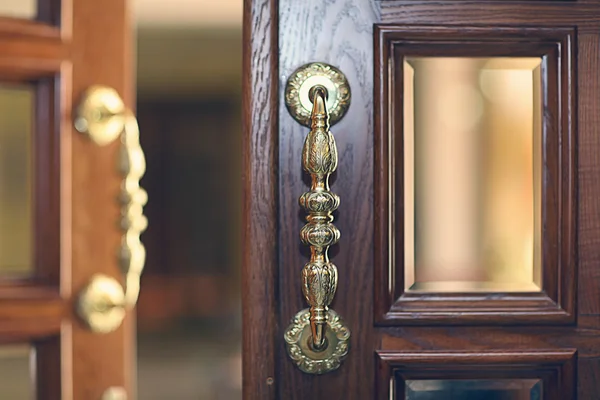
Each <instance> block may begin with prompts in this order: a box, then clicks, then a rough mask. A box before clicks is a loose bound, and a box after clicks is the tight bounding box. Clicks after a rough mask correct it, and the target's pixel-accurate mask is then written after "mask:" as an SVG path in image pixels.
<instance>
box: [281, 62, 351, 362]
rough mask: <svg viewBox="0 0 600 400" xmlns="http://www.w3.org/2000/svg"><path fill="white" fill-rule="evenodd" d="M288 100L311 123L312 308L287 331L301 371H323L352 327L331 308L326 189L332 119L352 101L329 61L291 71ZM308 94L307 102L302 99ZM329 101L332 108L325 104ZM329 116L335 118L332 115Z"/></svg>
mask: <svg viewBox="0 0 600 400" xmlns="http://www.w3.org/2000/svg"><path fill="white" fill-rule="evenodd" d="M285 93H286V96H285V100H286V105H287V107H288V110H289V111H290V114H291V115H292V117H293V118H294V119H296V121H298V122H299V123H301V124H306V122H307V121H306V117H307V116H308V121H309V122H310V127H311V129H310V131H309V133H308V135H307V137H306V140H305V142H304V146H303V149H302V166H303V169H304V170H305V171H306V172H307V173H308V174H309V175H310V177H311V187H310V191H308V192H305V193H304V194H302V195H301V196H300V199H299V203H300V206H301V207H302V208H304V210H305V211H306V212H307V216H306V222H307V223H306V225H304V227H302V230H301V232H300V238H301V240H302V242H303V243H304V244H305V245H307V246H310V252H311V257H310V261H309V262H308V263H306V264H305V265H304V268H303V269H302V292H303V294H304V298H305V299H306V302H307V303H308V305H309V306H310V308H308V309H305V310H302V311H300V312H299V313H297V314H296V316H295V317H294V319H293V320H292V323H291V324H290V325H289V326H288V328H287V329H286V330H285V334H284V339H285V342H286V345H287V351H288V355H289V357H290V358H291V359H292V360H293V362H294V363H295V364H296V366H297V367H298V368H299V369H300V370H302V371H303V372H306V373H310V374H324V373H327V372H331V371H333V370H335V369H337V368H338V367H339V366H340V364H341V362H342V360H343V359H344V358H345V357H346V355H347V354H348V350H349V345H350V342H349V341H350V330H349V329H348V328H347V327H346V325H345V324H344V322H343V321H342V319H341V318H340V317H339V316H338V315H337V313H336V312H335V311H333V310H332V309H330V308H329V306H330V303H331V302H332V300H333V298H334V296H335V291H336V289H337V274H338V272H337V267H336V266H335V265H334V264H333V263H332V262H331V261H330V260H329V256H328V251H329V247H330V246H332V245H334V244H336V243H337V242H338V240H339V238H340V231H339V230H338V229H337V228H336V226H335V225H334V224H333V214H332V213H333V212H334V211H335V210H336V209H337V208H338V206H339V204H340V199H339V197H338V196H337V195H336V194H335V193H333V192H332V191H331V190H330V188H329V177H330V175H331V174H332V173H333V172H334V171H335V170H336V168H337V165H338V153H337V148H336V144H335V138H334V136H333V134H332V133H331V132H330V130H329V127H330V124H333V123H335V121H336V120H339V119H340V118H341V117H342V116H343V115H344V113H345V112H346V110H347V108H348V106H349V104H350V87H349V86H348V82H347V80H346V77H345V76H344V74H342V73H341V71H339V70H338V69H336V68H334V67H332V66H331V65H328V64H323V63H311V64H307V65H304V66H302V67H300V68H299V69H298V70H296V72H294V73H293V74H292V76H290V79H289V80H288V83H287V85H286V90H285ZM305 96H306V98H308V99H309V100H308V101H302V99H303V98H304V97H305ZM328 103H329V104H331V109H330V108H329V105H328ZM331 115H334V116H336V118H337V119H334V120H333V121H331V120H330V117H331Z"/></svg>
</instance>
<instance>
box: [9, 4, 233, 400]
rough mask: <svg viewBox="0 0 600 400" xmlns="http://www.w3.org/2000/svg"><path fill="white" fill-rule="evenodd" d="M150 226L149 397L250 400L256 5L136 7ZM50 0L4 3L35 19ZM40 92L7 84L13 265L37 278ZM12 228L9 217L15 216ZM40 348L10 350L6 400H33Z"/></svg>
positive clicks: (141, 332)
mask: <svg viewBox="0 0 600 400" xmlns="http://www.w3.org/2000/svg"><path fill="white" fill-rule="evenodd" d="M129 1H130V3H131V5H132V12H133V16H134V18H135V24H134V29H136V35H135V36H136V40H137V68H136V69H137V71H136V75H137V105H136V107H137V114H138V122H139V125H140V129H141V144H142V147H143V148H144V151H145V153H146V158H147V166H148V168H147V172H146V175H145V176H144V178H143V179H142V181H141V185H142V186H143V187H144V188H146V190H147V191H148V194H149V199H150V200H149V202H148V205H147V207H146V208H145V213H146V215H147V216H148V219H149V221H150V225H149V228H148V230H147V231H146V232H145V233H144V234H143V235H142V240H143V242H144V243H145V245H146V249H147V255H148V257H147V263H146V267H145V271H144V274H143V277H142V291H141V295H140V298H139V301H138V312H137V315H138V319H137V320H138V337H137V342H138V349H137V355H138V398H139V399H142V400H165V399H170V400H220V399H226V400H235V399H241V353H240V352H241V296H240V239H241V238H240V232H241V227H240V222H241V146H242V145H241V121H240V119H241V69H242V0H218V1H214V0H129ZM36 13H37V0H0V14H2V15H9V16H14V17H18V18H34V17H35V15H36ZM34 101H35V87H34V86H33V85H26V84H23V85H0V109H1V110H3V112H2V113H0V182H1V183H2V185H1V186H2V187H3V188H4V189H5V190H2V192H1V193H0V215H2V216H3V218H2V219H1V220H0V237H1V238H2V240H1V241H0V254H1V259H0V264H1V268H2V269H3V271H5V272H4V273H6V274H10V275H15V276H18V275H23V274H28V273H30V272H31V271H30V268H31V266H32V262H31V259H30V257H31V253H32V252H31V244H32V242H31V232H30V225H31V223H30V221H31V218H32V215H31V210H32V202H31V197H32V196H31V184H30V182H31V176H32V171H31V167H30V164H31V160H30V151H29V149H30V147H31V138H32V123H31V121H32V120H33V115H32V112H33V109H34ZM5 216H9V217H5ZM30 354H31V349H30V348H29V347H28V346H14V347H13V346H9V347H6V346H3V348H2V349H0V374H1V375H2V382H3V384H2V387H1V389H0V398H1V399H7V400H8V399H11V400H21V399H28V398H31V396H32V394H31V385H30V384H29V380H28V377H29V375H30V373H29V361H30V360H29V356H30Z"/></svg>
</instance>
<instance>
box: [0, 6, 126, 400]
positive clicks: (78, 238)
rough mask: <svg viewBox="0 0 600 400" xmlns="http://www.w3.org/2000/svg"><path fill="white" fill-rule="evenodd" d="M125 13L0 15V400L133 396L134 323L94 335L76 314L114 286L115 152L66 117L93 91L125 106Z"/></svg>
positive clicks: (28, 10)
mask: <svg viewBox="0 0 600 400" xmlns="http://www.w3.org/2000/svg"><path fill="white" fill-rule="evenodd" d="M34 3H35V4H34ZM127 7H128V5H127V2H126V1H122V0H108V1H102V2H97V1H93V0H73V1H60V0H39V1H36V2H33V1H16V2H4V3H3V4H2V7H1V9H2V11H1V12H2V14H3V15H2V17H1V18H0V92H1V93H2V98H3V100H2V104H3V107H2V110H0V115H2V117H1V120H2V122H1V125H2V129H1V130H2V132H1V133H0V134H1V136H2V138H3V139H2V140H3V141H4V142H3V145H2V147H3V150H2V185H3V190H2V192H3V193H5V195H3V197H2V201H1V203H2V216H1V217H0V219H1V220H2V223H1V225H2V232H3V233H2V238H1V239H0V242H1V243H2V244H1V248H2V250H1V253H2V256H1V259H2V266H1V267H0V275H1V276H2V278H1V279H0V348H1V349H2V350H1V353H2V357H1V358H2V359H3V360H2V361H1V362H2V365H3V367H2V368H3V369H2V370H3V371H4V372H3V373H2V378H0V393H1V395H0V397H2V398H6V399H24V398H36V399H44V400H46V399H90V400H93V399H98V400H100V399H101V398H102V396H103V394H104V393H105V392H106V391H107V390H108V389H109V388H111V387H114V388H116V389H114V390H113V392H112V393H113V395H115V396H116V397H115V396H113V397H106V398H113V399H114V398H122V397H118V396H119V393H121V394H122V393H123V390H125V391H126V392H127V393H129V394H130V397H129V398H132V397H131V396H133V392H132V391H131V389H132V388H133V386H134V385H133V377H134V376H135V374H134V373H133V371H134V369H133V366H134V363H133V344H134V342H133V320H132V318H131V317H127V318H126V319H125V321H124V324H123V325H122V326H121V328H119V329H117V330H116V331H114V332H112V333H108V334H97V333H92V332H91V331H90V330H89V329H88V327H87V326H86V325H85V324H83V323H82V322H81V321H80V320H79V319H78V318H77V316H76V313H75V307H76V302H77V298H78V296H79V293H81V290H82V289H83V288H84V287H85V286H86V285H87V284H88V282H90V279H91V278H92V276H93V275H94V274H96V273H103V274H106V275H109V276H113V277H115V278H116V279H119V280H121V279H122V277H121V271H120V270H119V267H118V265H117V257H116V253H117V249H118V247H119V240H120V237H121V231H120V229H119V227H118V224H117V222H118V221H119V206H118V203H117V202H116V201H115V199H116V198H117V196H118V194H119V190H120V189H119V185H120V183H121V179H122V178H121V175H120V174H119V172H118V169H117V168H116V162H117V154H118V149H119V144H118V141H117V142H116V143H113V144H111V145H109V146H106V147H100V146H98V145H95V144H94V143H93V142H92V141H91V140H90V139H89V138H88V137H86V136H84V135H83V134H81V133H78V132H76V131H75V129H74V128H73V118H74V114H73V110H74V108H75V106H76V104H77V102H78V101H79V99H80V98H81V96H82V94H83V92H84V90H86V89H87V88H88V87H90V86H92V85H99V84H101V85H108V86H111V87H113V88H115V89H117V91H118V92H119V93H120V94H121V96H123V97H124V99H125V101H126V103H127V104H132V100H133V99H132V94H133V90H132V89H133V87H132V84H133V80H132V64H131V47H132V39H131V24H130V22H129V17H130V15H129V13H128V8H127ZM17 11H18V13H17V14H13V12H17ZM5 349H6V351H5ZM15 349H16V350H15ZM28 360H30V362H31V364H29V362H28ZM22 361H23V362H22ZM21 367H22V368H21ZM19 385H20V388H16V389H15V387H18V386H19ZM23 385H24V387H23Z"/></svg>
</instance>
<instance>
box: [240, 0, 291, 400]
mask: <svg viewBox="0 0 600 400" xmlns="http://www.w3.org/2000/svg"><path fill="white" fill-rule="evenodd" d="M278 11H279V10H278V2H277V0H244V17H243V43H244V54H243V82H242V93H243V95H242V96H243V101H242V110H243V111H242V113H243V116H242V122H243V154H244V160H243V166H244V172H243V198H244V200H243V224H242V227H243V228H242V235H243V238H242V248H243V258H242V311H243V317H242V318H243V339H242V349H243V361H242V375H243V389H242V394H243V398H244V399H246V400H250V399H260V400H267V399H275V398H276V396H277V393H278V391H277V376H276V372H277V369H278V368H277V360H278V359H279V357H278V354H279V352H280V351H282V348H281V346H280V345H279V344H280V343H282V342H283V338H280V337H278V336H279V326H278V319H279V318H278V317H279V309H278V307H277V302H276V300H277V294H278V289H279V277H278V270H279V268H278V267H279V255H278V231H279V228H278V226H277V215H278V192H279V182H278V171H277V169H278V168H277V165H278V164H279V162H278V160H279V150H278V126H279V124H278V114H279V47H278V34H279V29H278V28H279V24H278V21H279V12H278Z"/></svg>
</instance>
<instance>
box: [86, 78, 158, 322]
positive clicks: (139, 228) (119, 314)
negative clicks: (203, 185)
mask: <svg viewBox="0 0 600 400" xmlns="http://www.w3.org/2000/svg"><path fill="white" fill-rule="evenodd" d="M75 128H76V129H77V130H78V131H79V132H81V133H84V134H86V135H88V136H89V137H90V139H92V140H93V141H94V142H95V143H97V144H99V145H106V144H108V143H111V142H112V141H114V140H115V139H117V138H118V137H120V139H121V148H120V152H119V162H118V164H119V165H118V170H119V172H120V173H121V175H122V177H123V178H122V181H121V193H120V195H119V198H118V201H119V204H120V206H121V215H120V218H119V221H118V224H119V227H120V229H121V231H122V236H121V245H120V248H119V251H118V264H119V266H120V268H121V270H122V271H123V274H124V275H125V279H124V281H125V289H123V286H121V284H120V283H119V282H118V281H117V280H116V279H114V278H112V277H109V276H106V275H102V274H98V275H94V276H93V277H92V279H91V280H90V282H89V283H88V285H87V286H86V287H85V288H84V289H83V291H82V292H81V294H80V295H79V300H78V303H77V313H78V314H79V316H80V317H81V318H82V320H83V321H84V322H85V323H86V324H87V325H88V326H89V327H90V329H91V330H92V331H94V332H99V333H107V332H111V331H113V330H115V329H117V328H118V327H119V326H120V325H121V322H122V321H123V319H124V318H125V312H126V310H127V309H130V308H133V307H134V306H135V304H136V302H137V299H138V294H139V291H140V276H141V274H142V270H143V268H144V263H145V261H146V249H145V247H144V245H143V244H142V243H141V242H140V234H141V233H142V232H143V231H144V230H145V229H146V227H147V225H148V221H147V219H146V217H145V216H144V213H143V207H144V205H145V204H146V202H147V200H148V195H147V193H146V191H145V190H144V189H142V188H141V187H140V185H139V182H140V179H141V177H142V176H143V175H144V172H145V171H146V160H145V158H144V152H143V151H142V148H141V146H140V133H139V128H138V124H137V120H136V118H135V116H134V115H133V113H132V112H131V111H130V110H128V109H127V108H126V107H125V104H124V103H123V101H122V100H121V97H119V94H118V93H117V92H116V91H115V90H114V89H112V88H109V87H105V86H94V87H91V88H89V89H88V90H87V91H86V93H85V95H84V97H83V99H82V101H81V103H80V105H79V107H78V109H77V110H76V116H75Z"/></svg>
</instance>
